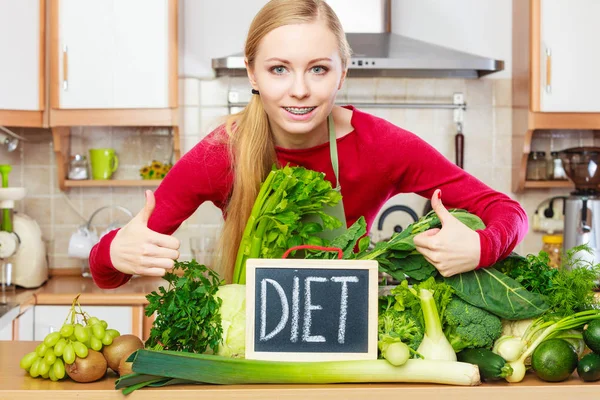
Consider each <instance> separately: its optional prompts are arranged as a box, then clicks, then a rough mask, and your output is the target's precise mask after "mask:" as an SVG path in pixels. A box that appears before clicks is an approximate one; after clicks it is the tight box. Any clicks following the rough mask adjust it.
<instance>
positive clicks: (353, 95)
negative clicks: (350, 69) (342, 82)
mask: <svg viewBox="0 0 600 400" xmlns="http://www.w3.org/2000/svg"><path fill="white" fill-rule="evenodd" d="M346 88H347V89H346V90H347V96H348V102H349V103H350V104H352V103H374V102H375V94H376V91H377V80H376V79H374V78H348V79H347V80H346Z"/></svg>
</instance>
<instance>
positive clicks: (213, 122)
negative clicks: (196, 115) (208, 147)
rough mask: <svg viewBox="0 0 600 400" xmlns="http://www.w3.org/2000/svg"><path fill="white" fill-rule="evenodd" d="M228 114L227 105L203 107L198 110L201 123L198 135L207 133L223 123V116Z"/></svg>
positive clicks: (201, 135)
mask: <svg viewBox="0 0 600 400" xmlns="http://www.w3.org/2000/svg"><path fill="white" fill-rule="evenodd" d="M227 115H229V110H228V109H227V107H210V108H209V107H205V108H202V110H201V112H200V119H201V121H202V124H201V126H200V137H204V136H206V135H208V134H209V133H210V132H212V131H213V130H215V129H216V128H217V127H218V126H219V125H221V124H223V123H225V118H224V117H225V116H227Z"/></svg>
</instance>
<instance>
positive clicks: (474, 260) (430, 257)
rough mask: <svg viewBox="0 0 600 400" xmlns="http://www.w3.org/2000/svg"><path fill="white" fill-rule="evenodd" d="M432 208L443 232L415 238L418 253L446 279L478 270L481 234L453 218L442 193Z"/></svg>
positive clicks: (437, 194) (433, 200) (436, 197)
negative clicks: (444, 203)
mask: <svg viewBox="0 0 600 400" xmlns="http://www.w3.org/2000/svg"><path fill="white" fill-rule="evenodd" d="M431 207H432V208H433V211H434V212H435V213H436V214H437V216H438V217H439V219H440V222H441V223H442V228H441V229H440V228H435V229H430V230H427V231H425V232H422V233H420V234H418V235H417V236H415V237H414V243H415V247H416V249H417V251H418V252H419V253H421V254H422V255H423V257H425V259H426V260H427V261H429V262H430V263H431V264H432V265H433V266H434V267H436V268H437V270H438V271H440V274H441V275H442V276H445V277H448V276H452V275H456V274H460V273H462V272H467V271H471V270H473V269H475V268H476V267H477V265H478V264H479V258H480V255H481V254H480V253H481V245H480V242H479V234H478V233H477V232H475V231H474V230H472V229H471V228H469V227H467V226H466V225H465V224H463V223H462V222H460V221H459V220H458V219H456V218H455V217H454V216H453V215H452V214H450V212H449V211H448V210H447V209H446V208H445V207H444V205H443V204H442V192H441V190H439V189H438V190H436V191H435V192H433V196H432V198H431Z"/></svg>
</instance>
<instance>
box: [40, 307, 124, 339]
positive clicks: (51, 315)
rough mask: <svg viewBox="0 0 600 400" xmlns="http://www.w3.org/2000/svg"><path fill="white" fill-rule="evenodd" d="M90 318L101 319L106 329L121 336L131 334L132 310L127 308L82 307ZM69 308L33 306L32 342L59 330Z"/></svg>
mask: <svg viewBox="0 0 600 400" xmlns="http://www.w3.org/2000/svg"><path fill="white" fill-rule="evenodd" d="M82 308H83V310H84V311H85V312H87V313H88V314H89V315H90V316H92V317H97V318H99V319H103V320H105V321H106V322H107V323H108V327H109V328H112V329H116V330H118V331H119V332H120V333H121V334H122V335H124V334H131V333H132V326H133V314H132V312H133V308H132V307H128V306H82ZM70 309H71V306H47V305H41V306H35V321H34V327H35V331H34V340H43V339H44V337H46V335H47V334H48V333H50V332H54V331H57V330H59V329H60V327H61V326H62V324H63V322H64V321H65V318H66V317H67V314H68V313H69V310H70Z"/></svg>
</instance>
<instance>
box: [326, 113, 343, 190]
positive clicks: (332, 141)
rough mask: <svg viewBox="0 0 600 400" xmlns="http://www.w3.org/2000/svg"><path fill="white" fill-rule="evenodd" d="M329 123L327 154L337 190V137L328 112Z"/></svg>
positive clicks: (338, 178) (338, 181)
mask: <svg viewBox="0 0 600 400" xmlns="http://www.w3.org/2000/svg"><path fill="white" fill-rule="evenodd" d="M327 122H328V125H329V154H330V155H331V165H332V166H333V173H334V175H335V183H336V185H335V188H336V189H337V190H338V191H339V190H340V189H341V188H340V169H339V163H338V153H337V138H336V136H335V125H334V123H333V115H332V114H329V116H328V117H327Z"/></svg>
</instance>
